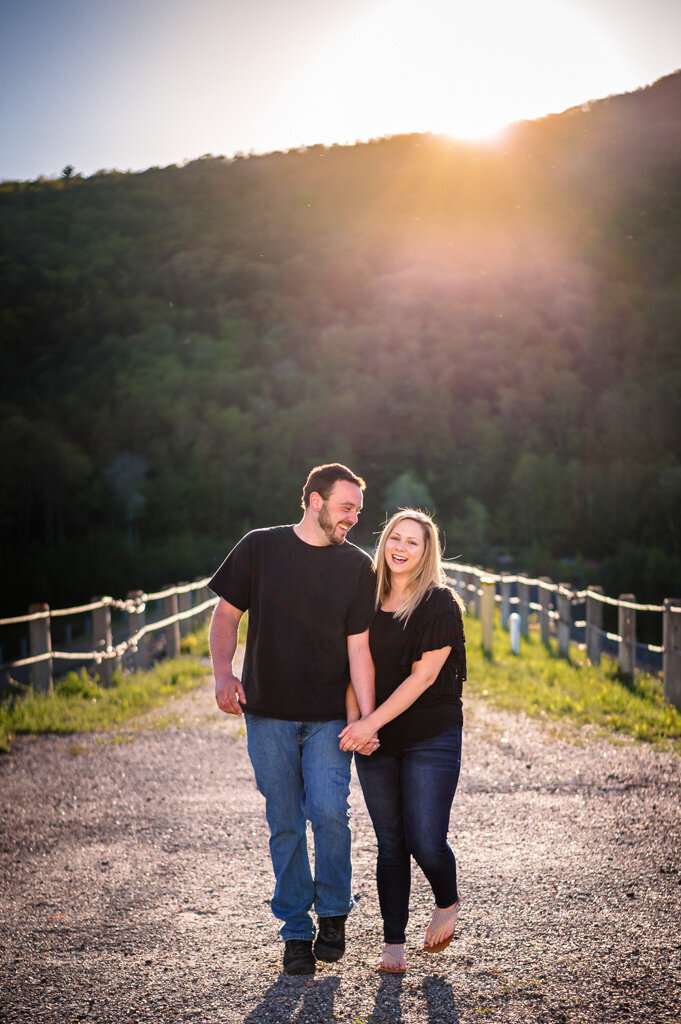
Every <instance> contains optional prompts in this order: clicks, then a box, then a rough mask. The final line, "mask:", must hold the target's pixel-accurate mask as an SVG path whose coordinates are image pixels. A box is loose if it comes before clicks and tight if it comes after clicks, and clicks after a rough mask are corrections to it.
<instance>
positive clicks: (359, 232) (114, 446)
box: [0, 74, 681, 614]
mask: <svg viewBox="0 0 681 1024" xmlns="http://www.w3.org/2000/svg"><path fill="white" fill-rule="evenodd" d="M680 242H681V74H676V75H674V76H671V77H669V78H667V79H663V80H662V81H660V82H658V83H657V84H656V85H654V86H652V87H650V88H648V89H645V90H641V91H640V92H637V93H634V94H630V95H626V96H620V97H611V98H610V99H607V100H603V101H599V102H596V103H593V104H591V105H590V107H589V108H580V109H574V110H570V111H567V112H565V113H564V114H561V115H557V116H553V117H549V118H546V119H543V120H541V121H536V122H529V123H523V124H519V125H516V126H515V127H514V128H513V129H512V130H510V131H509V132H508V134H507V135H506V136H505V138H504V139H503V140H502V141H501V142H500V143H498V144H495V145H489V146H482V145H480V146H469V145H466V146H464V145H462V144H457V143H454V142H451V141H448V140H446V139H443V138H439V137H431V136H417V135H411V136H400V137H394V138H389V139H383V140H379V141H375V142H371V143H367V144H361V145H359V144H358V145H355V146H352V147H335V146H334V147H331V148H325V147H322V146H316V147H312V148H309V149H306V150H304V151H300V152H298V151H296V152H288V153H273V154H269V155H267V156H250V157H247V158H246V157H244V158H236V159H233V160H225V159H223V158H214V157H205V158H204V159H201V160H198V161H194V162H192V163H190V164H188V165H186V166H183V167H178V166H172V167H167V168H163V169H160V168H152V169H150V170H148V171H146V172H144V173H137V174H130V173H128V174H125V173H118V172H115V173H110V172H101V173H99V174H96V175H94V176H93V177H90V178H87V179H84V178H80V177H79V176H78V175H77V174H69V173H67V174H65V175H64V176H63V177H62V178H60V179H59V180H39V181H35V182H5V183H4V184H2V185H1V186H0V295H1V299H0V306H1V309H2V312H1V313H0V346H1V347H0V381H1V382H2V389H1V393H0V414H1V420H2V425H1V426H0V480H1V481H2V487H1V492H0V575H1V578H2V604H1V606H0V613H5V614H7V613H12V612H14V613H16V612H20V611H22V610H23V609H24V607H25V606H26V605H27V604H28V602H29V601H37V600H46V601H49V602H50V603H51V604H53V605H55V606H56V605H59V604H63V603H65V602H68V601H72V600H80V599H82V598H89V597H90V596H92V595H93V594H95V593H103V592H114V593H116V594H121V593H123V592H124V591H125V590H126V589H127V588H128V587H130V586H132V585H138V586H144V587H153V586H155V585H157V584H163V583H166V582H169V581H173V580H177V579H180V578H189V577H193V576H196V575H198V574H200V573H204V572H207V571H210V570H211V569H212V568H213V567H214V566H215V564H216V561H217V560H219V559H221V558H222V557H223V555H224V553H225V552H226V550H227V548H228V546H229V545H230V544H231V542H233V541H234V540H235V539H236V538H237V537H238V536H240V535H241V534H242V533H243V532H244V531H245V530H247V529H249V528H251V527H255V526H259V525H264V524H270V523H275V522H292V521H294V519H295V518H296V516H297V511H296V509H297V504H298V501H299V494H300V489H301V485H302V481H303V479H304V476H305V473H306V471H307V469H308V468H309V467H310V466H311V465H312V464H314V463H316V462H319V461H328V460H341V461H345V462H347V463H348V464H349V465H351V466H352V467H353V468H354V469H355V470H356V471H357V472H359V473H361V474H362V475H363V476H364V477H365V478H366V480H367V484H368V490H367V497H366V505H365V512H364V515H363V518H362V523H361V524H360V526H359V527H358V528H357V529H356V530H355V535H354V539H355V541H356V542H359V543H365V544H371V542H372V539H373V532H374V531H375V530H376V529H377V527H378V526H379V523H380V521H381V520H382V518H383V516H384V513H385V511H386V510H390V509H392V508H393V507H395V506H396V505H399V504H403V503H405V502H410V501H414V502H416V503H417V504H420V505H422V506H427V507H428V508H430V509H433V510H434V511H435V512H436V515H437V518H438V521H439V522H440V524H441V525H442V527H443V528H444V531H445V533H446V537H447V553H448V554H449V555H450V556H452V557H453V556H455V555H460V556H461V557H463V558H465V559H471V560H475V561H481V562H484V563H487V564H489V565H492V566H493V565H495V564H497V559H498V557H499V556H500V555H504V556H510V557H511V558H512V559H513V563H512V564H514V565H515V566H516V567H518V568H521V569H526V570H528V571H531V572H539V571H541V572H545V573H548V574H552V575H554V578H555V577H557V576H561V577H562V578H565V579H571V580H574V581H575V582H584V581H586V580H587V578H588V582H598V581H601V582H602V583H603V584H604V585H605V587H606V588H607V590H608V591H609V592H610V593H618V592H620V591H623V590H633V591H635V592H636V594H637V595H638V596H639V597H641V598H646V597H647V598H650V599H653V598H654V599H659V598H662V597H664V596H679V595H678V591H679V590H680V589H681V552H680V549H679V544H680V535H681V431H680V430H679V427H680V425H681V416H680V412H681V346H680V344H679V341H680V339H679V331H680V327H679V325H680V324H681V244H680ZM564 559H571V560H572V559H574V561H570V562H569V563H568V564H565V563H564V562H563V563H562V564H561V560H564ZM504 564H511V563H504Z"/></svg>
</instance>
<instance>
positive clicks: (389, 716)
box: [340, 647, 452, 750]
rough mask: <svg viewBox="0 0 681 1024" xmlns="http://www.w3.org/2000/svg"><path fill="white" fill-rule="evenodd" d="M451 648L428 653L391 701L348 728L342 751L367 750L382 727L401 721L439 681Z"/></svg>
mask: <svg viewBox="0 0 681 1024" xmlns="http://www.w3.org/2000/svg"><path fill="white" fill-rule="evenodd" d="M451 649H452V648H451V647H441V648H440V649H439V650H437V651H426V652H425V654H424V655H423V656H422V657H421V658H420V660H419V661H415V662H414V664H413V665H412V667H411V674H410V675H408V676H407V678H406V679H405V680H404V682H402V683H400V685H399V686H398V687H397V689H396V690H395V691H394V692H393V693H391V694H390V696H389V697H388V699H387V700H385V701H383V703H382V704H381V705H380V707H377V708H376V710H375V711H372V712H371V714H370V715H367V716H366V718H362V719H360V721H358V722H351V723H350V724H349V725H346V727H345V728H344V729H343V731H342V732H341V733H340V741H341V743H340V745H341V750H355V749H359V748H360V747H363V746H364V744H365V743H366V742H367V741H368V740H369V739H370V738H371V737H372V736H373V735H374V733H376V732H377V731H378V730H379V729H380V728H382V726H384V725H386V724H387V723H388V722H392V720H393V718H397V716H398V715H401V714H402V712H403V711H406V710H407V708H409V707H411V705H412V704H413V703H414V701H415V700H417V699H418V698H419V697H420V696H421V694H422V693H425V691H426V690H427V689H428V687H429V686H432V684H433V683H434V682H435V680H436V679H437V677H438V676H439V674H440V671H441V669H442V666H443V665H444V663H445V662H446V660H447V658H448V657H449V654H450V651H451Z"/></svg>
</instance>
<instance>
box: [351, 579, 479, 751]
mask: <svg viewBox="0 0 681 1024" xmlns="http://www.w3.org/2000/svg"><path fill="white" fill-rule="evenodd" d="M369 645H370V648H371V656H372V658H373V660H374V666H375V668H376V707H378V706H379V704H382V703H383V701H384V700H387V699H388V697H389V696H390V695H391V693H393V692H394V691H395V690H396V689H397V687H398V686H399V685H400V683H403V682H404V680H405V679H406V678H407V677H408V676H409V675H411V668H412V665H413V664H414V662H415V661H420V660H421V658H422V657H423V655H424V654H425V653H426V651H439V650H441V648H443V647H451V651H450V653H449V656H448V657H447V660H446V661H445V663H444V665H443V666H442V668H441V669H440V673H439V675H438V677H437V679H436V680H435V682H434V683H433V684H432V685H431V686H429V687H428V689H427V690H426V691H425V692H424V693H422V694H421V696H420V697H418V698H417V700H415V701H414V703H413V704H412V705H411V706H410V707H408V708H407V709H406V711H403V712H402V714H401V715H398V716H397V718H393V720H392V721H391V722H388V723H387V724H386V725H384V726H383V728H382V729H379V732H378V738H379V739H380V741H381V747H380V750H381V751H383V753H386V754H396V753H399V751H401V750H403V749H404V748H405V747H408V746H409V744H410V743H416V742H418V741H419V740H425V739H429V738H430V737H431V736H437V735H438V733H441V732H444V731H445V730H446V729H449V728H450V727H451V726H454V725H462V724H463V712H462V702H461V694H462V690H463V683H464V680H465V679H466V648H465V637H464V629H463V619H462V617H461V610H460V608H459V605H458V603H457V601H456V599H455V597H454V595H453V594H452V592H451V590H450V589H449V588H448V587H433V588H432V589H431V590H429V591H428V593H427V594H426V595H425V597H424V598H423V600H422V601H421V603H420V604H419V605H418V606H417V607H416V608H415V609H414V611H413V612H412V614H411V616H410V617H409V620H408V621H407V623H406V625H405V624H404V623H403V622H400V621H399V620H398V619H396V618H395V617H394V615H393V613H392V612H384V611H382V610H381V609H380V608H379V609H378V611H377V612H376V615H375V617H374V620H373V622H372V624H371V629H370V630H369ZM372 756H373V757H376V756H378V755H376V754H373V755H372Z"/></svg>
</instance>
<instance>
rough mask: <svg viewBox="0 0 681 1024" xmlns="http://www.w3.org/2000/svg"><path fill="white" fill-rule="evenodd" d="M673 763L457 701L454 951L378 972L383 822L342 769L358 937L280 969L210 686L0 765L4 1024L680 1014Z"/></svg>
mask: <svg viewBox="0 0 681 1024" xmlns="http://www.w3.org/2000/svg"><path fill="white" fill-rule="evenodd" d="M679 764H680V759H679V757H678V756H677V755H675V754H672V753H662V752H657V751H654V750H652V749H650V748H649V747H646V746H643V745H640V744H634V743H632V742H623V743H619V744H617V745H615V744H614V743H612V742H609V741H608V740H606V739H602V738H598V737H591V738H587V739H585V738H584V736H583V734H582V735H581V736H580V735H579V734H577V733H574V732H572V733H568V732H566V731H565V730H564V731H563V732H562V734H561V733H558V732H556V730H555V729H551V727H549V726H545V725H542V724H539V723H537V722H534V721H529V720H527V719H524V718H520V717H517V716H514V715H510V714H506V713H502V712H499V711H495V710H492V709H490V708H489V707H488V706H487V705H485V704H484V703H482V702H477V701H474V700H472V699H469V700H468V701H467V704H466V728H465V747H464V763H463V768H462V774H461V783H460V786H459V791H458V793H457V797H456V800H455V802H454V808H453V813H452V822H451V833H450V834H451V839H452V843H453V845H454V848H455V850H456V853H457V857H458V861H459V867H460V882H461V892H462V899H463V909H462V913H461V916H460V918H459V929H458V936H457V939H456V941H455V942H454V943H453V944H452V945H451V946H450V947H449V949H448V950H447V951H446V952H445V953H443V954H441V955H440V956H429V955H427V954H425V953H422V952H419V946H420V944H421V942H422V936H423V932H424V929H425V926H426V923H427V921H428V918H429V908H430V902H431V901H430V896H429V891H428V890H427V886H426V884H425V882H424V880H423V878H422V876H421V875H420V873H419V872H418V871H415V883H414V893H413V901H412V908H413V909H412V919H411V922H410V926H409V939H410V942H411V944H412V952H411V955H410V969H409V973H408V974H407V975H406V976H404V977H402V978H399V977H383V976H381V975H379V974H378V972H377V971H376V970H375V964H376V961H377V951H378V950H379V944H380V922H379V916H378V910H377V901H376V894H375V889H374V881H373V861H374V850H373V833H372V831H371V826H370V823H369V821H368V818H367V815H366V811H365V810H364V807H363V804H362V799H361V794H360V791H359V787H358V785H357V783H356V780H354V779H353V831H354V866H355V874H354V889H355V893H356V897H357V907H356V909H355V911H354V912H353V914H352V915H351V917H350V920H349V922H348V932H349V941H350V945H349V950H348V952H347V954H346V956H345V957H344V959H343V960H342V961H340V963H339V964H336V965H332V964H325V965H320V968H319V970H318V972H317V975H316V977H315V979H314V980H312V979H309V978H308V979H305V978H288V977H286V976H285V975H283V974H282V973H281V954H282V949H283V947H282V945H281V944H280V943H279V941H278V939H277V936H276V923H275V921H274V918H272V917H271V915H270V912H269V907H268V897H269V895H270V893H271V889H272V877H271V869H270V864H269V859H268V856H267V832H266V827H265V822H264V813H263V802H262V799H261V797H260V796H259V794H258V793H257V791H256V789H255V786H254V783H253V781H252V775H251V769H250V765H249V762H248V757H247V754H246V747H245V741H244V738H243V733H242V732H241V730H240V729H239V726H238V723H237V722H235V721H234V720H231V719H227V718H225V717H224V716H222V715H219V713H217V712H216V711H215V710H214V709H213V699H212V686H211V684H210V683H207V684H206V686H203V687H201V688H200V689H198V690H196V691H194V692H193V693H192V694H190V695H187V696H186V697H183V698H180V699H179V700H178V701H176V702H175V703H173V704H171V705H169V707H168V708H166V709H164V711H163V712H161V713H155V714H152V715H149V716H146V718H145V719H143V720H142V721H141V722H140V723H138V725H137V726H136V727H135V728H134V729H127V730H120V731H118V732H115V733H107V734H101V735H96V736H77V737H38V738H24V739H20V740H18V741H17V742H16V743H15V746H14V749H13V751H12V753H11V754H10V755H8V756H3V757H1V758H0V791H1V794H2V795H1V796H0V815H1V819H2V833H1V839H0V881H1V885H2V906H1V911H0V922H1V923H0V1020H2V1021H6V1022H8V1024H10V1022H12V1024H13V1022H18V1021H22V1022H23V1021H26V1022H28V1021H30V1022H36V1024H38V1022H46V1021H55V1022H57V1021H58V1022H69V1021H91V1022H107V1024H108V1022H111V1024H113V1022H116V1024H119V1022H121V1021H134V1022H143V1021H153V1022H158V1024H160V1022H185V1021H186V1022H200V1024H232V1022H248V1024H261V1022H263V1024H264V1022H279V1021H281V1022H284V1021H295V1022H298V1024H305V1022H326V1021H337V1022H348V1024H369V1022H371V1024H398V1022H402V1024H412V1022H419V1024H421V1022H429V1024H435V1022H443V1024H444V1022H446V1024H464V1022H465V1024H468V1022H473V1021H476V1022H477V1021H479V1020H480V1019H484V1018H488V1019H490V1020H492V1021H495V1020H496V1021H503V1022H505V1024H514V1022H521V1021H522V1022H525V1021H528V1022H529V1021H531V1022H544V1021H546V1022H549V1021H550V1022H554V1021H557V1022H567V1021H570V1022H577V1021H582V1022H585V1024H586V1022H589V1024H592V1022H597V1021H603V1022H608V1024H611V1022H612V1024H615V1022H636V1024H639V1022H643V1021H645V1022H649V1024H657V1022H669V1024H671V1022H675V1024H676V1022H678V1020H679V1018H680V1016H681V1014H680V1012H679V1007H680V1003H681V998H680V997H681V985H680V981H681V936H680V934H679V923H680V922H681V884H680V883H681V871H680V867H681V865H680V863H679V859H678V853H679V837H680V829H679V820H680V818H681V811H680V801H679V788H680V780H679Z"/></svg>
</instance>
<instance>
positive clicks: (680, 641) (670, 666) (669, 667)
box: [662, 597, 681, 711]
mask: <svg viewBox="0 0 681 1024" xmlns="http://www.w3.org/2000/svg"><path fill="white" fill-rule="evenodd" d="M672 608H680V609H681V598H670V597H668V598H667V600H666V601H665V602H664V612H663V613H662V621H663V640H662V643H663V645H664V660H663V668H662V675H663V681H664V699H665V701H666V702H667V704H673V705H674V707H675V708H678V709H679V711H681V611H672Z"/></svg>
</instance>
